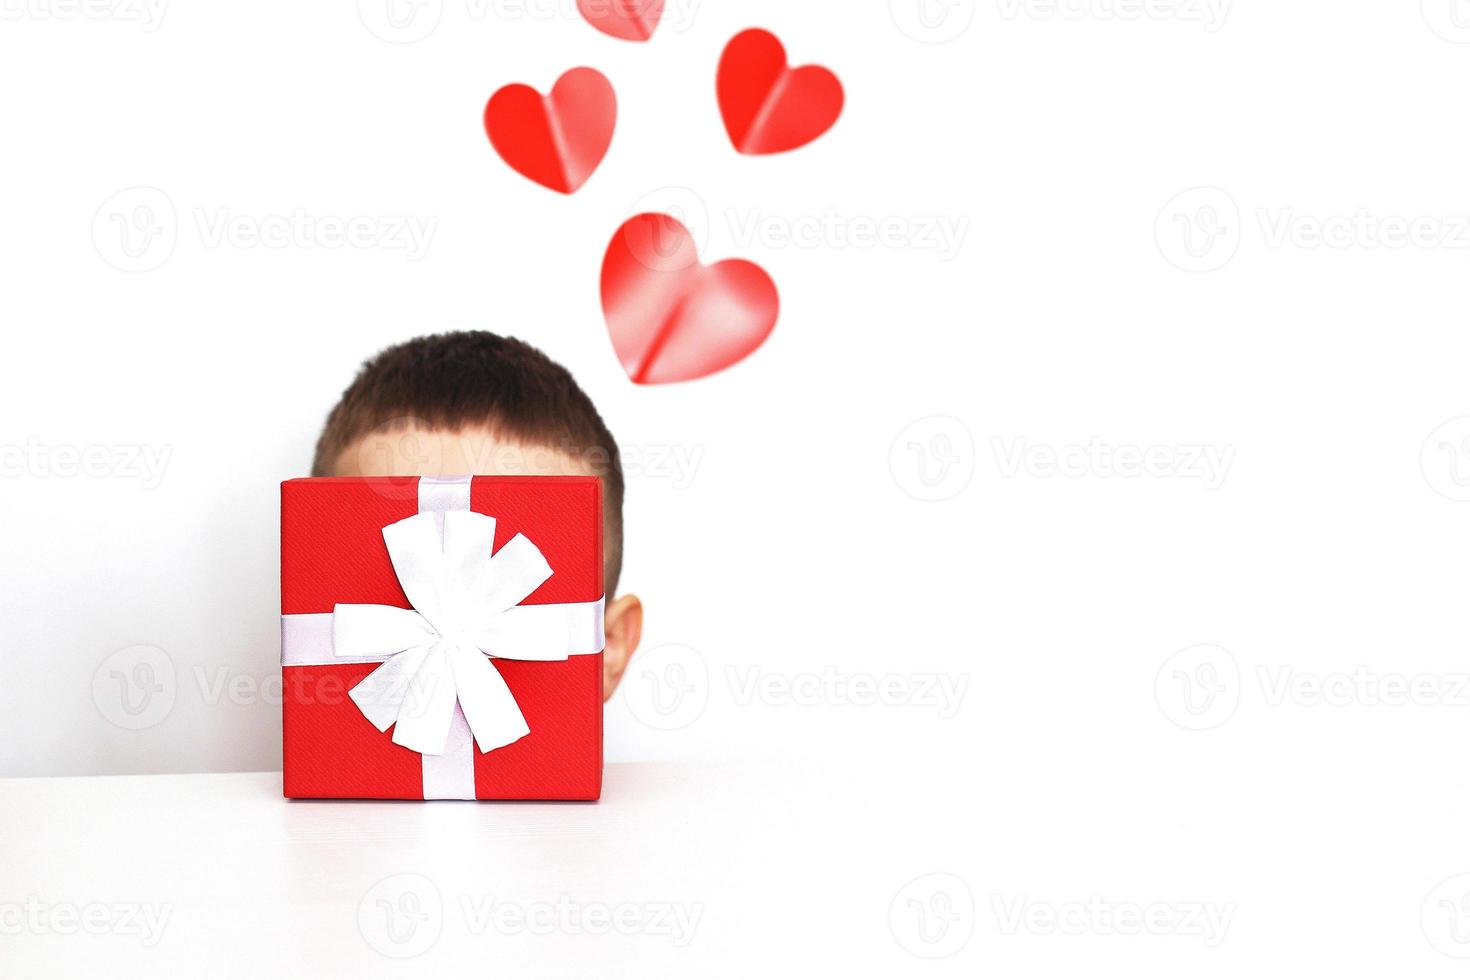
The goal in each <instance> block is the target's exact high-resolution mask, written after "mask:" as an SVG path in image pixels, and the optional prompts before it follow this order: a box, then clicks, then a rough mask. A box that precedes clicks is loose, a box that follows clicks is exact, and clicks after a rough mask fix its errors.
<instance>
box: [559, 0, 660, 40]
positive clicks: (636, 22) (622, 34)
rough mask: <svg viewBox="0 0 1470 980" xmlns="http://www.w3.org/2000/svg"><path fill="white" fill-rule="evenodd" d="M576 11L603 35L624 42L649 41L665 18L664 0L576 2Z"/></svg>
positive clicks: (582, 0)
mask: <svg viewBox="0 0 1470 980" xmlns="http://www.w3.org/2000/svg"><path fill="white" fill-rule="evenodd" d="M577 9H578V10H580V11H581V12H582V16H583V17H584V18H585V19H586V21H587V23H589V24H591V25H592V26H593V27H595V28H597V29H598V30H599V31H601V32H602V33H604V34H608V35H611V36H612V37H615V38H619V39H620V40H623V41H647V40H648V39H649V38H651V37H653V31H654V28H656V27H658V21H659V18H660V17H662V16H663V15H664V0H577Z"/></svg>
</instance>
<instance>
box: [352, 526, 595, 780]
mask: <svg viewBox="0 0 1470 980" xmlns="http://www.w3.org/2000/svg"><path fill="white" fill-rule="evenodd" d="M436 518H439V519H442V520H443V522H444V529H443V535H442V537H441V535H440V533H439V525H438V520H437V519H436ZM383 540H384V541H385V542H386V543H387V545H388V555H389V557H391V558H392V560H393V570H394V571H395V572H396V573H397V575H398V582H399V584H400V585H401V586H402V587H403V592H404V595H406V596H408V601H409V602H410V603H411V604H412V605H413V609H400V608H398V607H397V606H375V605H351V604H338V605H337V607H336V610H335V612H334V615H333V617H332V642H333V647H334V649H335V652H336V656H338V657H343V658H361V657H370V656H381V655H384V654H391V656H390V657H389V658H388V660H387V661H385V662H384V663H383V665H382V666H381V667H379V668H378V669H377V670H375V671H373V672H372V673H371V674H369V675H368V676H367V677H364V678H363V679H362V680H361V681H360V682H359V683H358V684H357V686H355V687H354V688H353V689H352V691H351V696H352V700H353V701H355V702H356V703H357V706H358V708H359V709H361V711H362V713H363V715H364V717H366V718H367V720H368V721H370V722H372V723H373V724H374V725H375V726H377V729H378V730H379V731H382V732H386V731H387V730H388V728H389V727H390V726H395V727H394V730H393V741H394V742H396V743H397V744H399V745H402V746H404V747H406V748H409V749H412V750H413V751H415V752H419V753H422V754H424V755H442V754H443V753H444V748H445V744H446V741H447V739H448V737H449V729H450V726H451V725H452V724H453V721H454V705H455V702H456V701H458V703H459V706H460V708H461V709H462V710H463V711H464V716H465V720H466V721H467V722H469V726H470V731H472V732H474V735H475V741H476V743H478V745H479V746H480V751H481V752H489V751H490V750H491V749H496V748H499V747H501V746H502V745H509V744H510V743H511V742H514V741H515V740H516V739H519V738H521V737H522V736H525V735H527V734H529V733H530V731H531V730H530V728H529V727H528V726H527V725H526V719H525V716H523V715H522V714H521V709H520V707H519V706H518V705H517V704H516V701H515V698H514V696H512V695H511V693H510V688H508V687H507V686H506V684H505V680H504V679H503V678H502V677H501V676H500V671H499V670H497V669H496V668H495V666H494V665H493V664H491V663H490V660H489V659H488V658H490V657H502V658H505V659H508V660H540V661H549V660H566V659H567V654H568V650H567V627H566V622H565V620H564V619H562V618H561V617H560V616H559V615H558V614H557V610H556V608H555V607H552V606H518V605H517V603H519V602H520V601H521V600H522V599H524V598H526V596H528V595H530V594H531V593H532V592H534V591H536V589H537V588H538V587H539V586H540V585H541V583H542V582H545V581H546V580H547V579H548V578H550V577H551V566H550V565H548V564H547V563H546V559H545V557H543V556H542V554H541V550H540V549H539V548H537V547H536V546H535V545H534V544H532V543H531V542H530V541H529V540H528V539H526V538H525V537H524V536H523V535H520V534H517V535H516V536H515V537H513V538H511V539H510V540H509V541H507V542H506V543H505V545H504V546H503V547H501V549H500V550H499V551H497V552H495V553H494V554H493V555H492V554H491V549H492V548H493V547H494V542H495V518H493V517H489V516H487V515H485V514H479V513H476V512H474V511H467V510H466V511H449V512H447V513H444V514H442V515H435V514H432V513H423V514H417V515H415V516H413V517H410V518H408V519H407V520H402V521H399V522H398V523H396V524H390V525H388V526H387V527H385V528H383Z"/></svg>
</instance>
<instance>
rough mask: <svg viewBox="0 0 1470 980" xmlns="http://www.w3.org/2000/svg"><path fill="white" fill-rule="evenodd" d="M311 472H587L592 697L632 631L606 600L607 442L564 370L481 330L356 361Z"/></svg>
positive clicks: (639, 628)
mask: <svg viewBox="0 0 1470 980" xmlns="http://www.w3.org/2000/svg"><path fill="white" fill-rule="evenodd" d="M311 472H312V476H467V475H474V476H496V475H501V474H519V475H531V476H556V475H569V474H575V475H590V476H599V477H601V478H602V486H603V501H602V506H603V514H602V524H603V529H602V530H603V556H604V557H603V581H604V583H605V586H606V592H607V595H608V602H607V611H606V625H605V630H606V636H607V647H606V650H605V651H604V653H603V659H602V665H603V666H602V696H603V700H604V701H605V700H607V699H608V698H610V697H612V694H613V691H614V690H616V689H617V686H618V681H619V680H621V679H622V676H623V671H624V670H625V669H626V668H627V666H628V661H629V659H631V658H632V656H633V651H634V650H636V649H637V648H638V640H639V638H640V636H641V634H642V632H643V604H642V603H641V602H639V600H638V597H637V596H633V595H625V596H619V597H617V598H613V597H614V596H616V595H617V585H618V574H619V572H620V571H621V570H622V564H623V470H622V465H621V463H620V462H619V459H618V448H617V444H616V443H615V442H614V441H613V437H612V433H610V432H608V430H607V426H606V425H605V424H603V421H602V417H601V416H599V415H598V414H597V408H596V407H595V406H594V405H593V404H592V400H591V399H589V398H588V397H587V395H586V393H585V392H583V391H582V389H581V388H579V387H577V383H576V381H574V380H572V376H571V374H570V373H569V372H568V371H567V370H566V368H564V367H562V366H561V365H560V364H557V363H556V362H555V361H553V360H551V359H550V358H549V357H547V356H546V355H545V354H543V353H541V352H540V351H539V350H537V349H536V348H534V347H531V346H530V345H528V344H524V343H522V342H521V341H519V340H515V339H512V338H509V337H500V336H497V335H495V334H493V333H486V332H483V331H475V332H464V333H446V334H437V335H435V336H432V337H420V338H418V339H417V340H410V341H408V342H407V343H403V344H398V345H397V346H394V347H390V348H388V349H387V350H385V351H383V352H381V353H380V354H378V355H377V356H376V357H374V358H372V359H371V360H369V361H368V362H367V363H366V364H364V365H363V367H362V370H361V371H359V372H358V375H357V378H356V379H355V380H354V381H353V382H352V384H351V385H349V386H348V388H347V390H346V391H345V392H343V393H342V398H341V399H340V400H339V401H338V402H337V405H336V407H335V408H333V409H332V412H331V414H330V415H328V416H327V424H326V427H325V428H324V429H323V430H322V434H321V438H320V439H318V440H317V445H316V459H315V462H314V463H313V464H312V471H311Z"/></svg>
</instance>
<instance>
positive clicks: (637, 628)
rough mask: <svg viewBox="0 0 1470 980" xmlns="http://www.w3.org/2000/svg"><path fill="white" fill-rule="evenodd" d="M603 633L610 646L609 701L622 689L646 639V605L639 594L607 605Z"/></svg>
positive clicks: (606, 664)
mask: <svg viewBox="0 0 1470 980" xmlns="http://www.w3.org/2000/svg"><path fill="white" fill-rule="evenodd" d="M603 632H604V633H605V634H606V636H607V646H606V648H605V649H604V650H603V651H602V700H604V701H606V700H608V699H609V698H611V697H612V696H613V692H614V691H616V690H617V689H618V681H620V680H622V679H623V671H625V670H627V669H628V661H629V660H632V659H633V653H634V652H635V651H636V650H637V649H638V641H639V640H641V639H642V638H643V603H642V602H640V601H639V599H638V597H637V596H636V595H624V596H618V597H617V598H616V599H614V600H613V601H612V602H610V603H608V604H607V612H606V614H605V619H604V622H603Z"/></svg>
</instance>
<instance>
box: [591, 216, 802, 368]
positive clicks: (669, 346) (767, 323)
mask: <svg viewBox="0 0 1470 980" xmlns="http://www.w3.org/2000/svg"><path fill="white" fill-rule="evenodd" d="M602 311H603V314H604V316H605V317H606V318H607V329H608V333H609V334H610V335H611V336H612V342H613V350H615V351H616V352H617V355H618V360H620V361H621V362H622V364H623V370H624V371H627V372H628V377H630V378H632V379H633V380H634V381H635V382H637V383H638V384H667V383H669V382H672V381H692V380H693V379H695V378H702V377H705V376H706V375H710V374H714V373H715V372H716V371H722V370H724V369H725V368H727V367H729V366H730V365H732V364H735V363H736V362H737V361H740V360H743V359H744V358H745V357H747V356H748V355H749V354H750V353H751V352H752V351H754V350H755V349H756V348H757V347H759V346H760V345H761V344H762V343H764V342H765V339H766V338H767V337H769V336H770V335H771V331H772V330H773V329H774V328H775V326H776V316H777V314H778V313H779V311H780V298H779V297H778V296H777V293H776V286H775V284H774V283H772V282H771V277H770V276H768V275H766V273H765V271H764V270H763V269H761V267H760V266H758V265H755V264H753V263H751V262H746V261H743V260H740V259H729V260H726V261H724V262H719V263H716V264H715V265H708V266H707V265H700V263H699V249H698V247H697V246H696V245H695V243H694V239H693V237H692V236H690V234H689V231H688V229H686V228H685V227H684V226H683V225H682V224H680V223H679V222H678V221H676V220H675V219H673V218H671V217H669V216H668V215H666V214H640V215H637V216H635V217H633V218H630V219H629V220H628V221H627V222H626V223H625V224H624V225H623V226H622V227H621V228H619V229H618V231H617V234H615V235H613V240H612V243H611V244H609V245H608V248H607V256H606V258H604V259H603V262H602Z"/></svg>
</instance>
